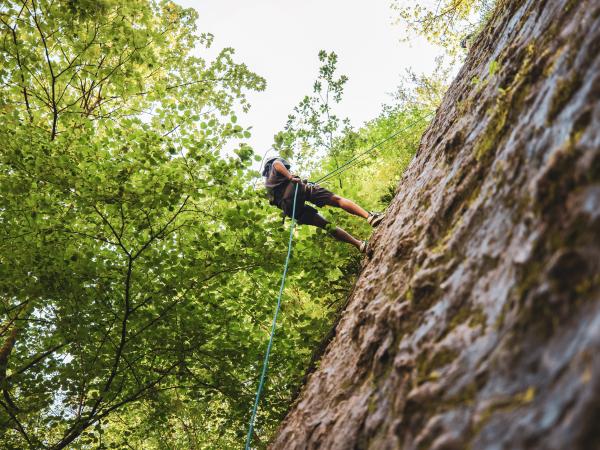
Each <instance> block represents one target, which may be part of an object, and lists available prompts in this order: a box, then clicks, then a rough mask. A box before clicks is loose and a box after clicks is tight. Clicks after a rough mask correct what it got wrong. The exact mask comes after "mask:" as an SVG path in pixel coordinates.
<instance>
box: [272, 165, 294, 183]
mask: <svg viewBox="0 0 600 450" xmlns="http://www.w3.org/2000/svg"><path fill="white" fill-rule="evenodd" d="M273 167H274V168H275V170H276V171H277V172H279V173H280V174H281V175H283V176H284V177H286V178H287V179H288V180H290V181H291V182H292V183H299V182H300V177H298V176H297V175H292V174H291V173H290V171H289V170H287V168H286V167H285V166H284V165H283V163H282V162H281V161H275V162H274V163H273Z"/></svg>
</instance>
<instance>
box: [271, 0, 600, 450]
mask: <svg viewBox="0 0 600 450" xmlns="http://www.w3.org/2000/svg"><path fill="white" fill-rule="evenodd" d="M599 99H600V3H599V2H597V1H592V0H588V1H585V0H579V1H578V0H524V1H521V0H515V1H512V2H509V4H508V5H507V6H504V7H503V8H500V9H499V10H498V11H497V12H496V13H495V15H494V16H493V17H492V19H491V22H490V24H489V26H488V27H487V28H486V30H484V31H483V32H482V33H481V34H480V35H479V37H478V38H477V39H476V41H475V42H474V44H473V47H472V49H471V51H470V54H469V56H468V58H467V61H466V63H465V65H464V67H463V68H462V70H461V71H460V73H459V75H458V77H457V78H456V80H455V81H454V83H453V84H452V86H451V88H450V89H449V91H448V93H447V95H446V97H445V99H444V101H443V104H442V105H441V107H440V108H439V110H438V112H437V115H436V117H435V119H434V121H433V122H432V124H431V126H430V128H429V129H428V131H427V132H426V133H425V135H424V137H423V139H422V142H421V145H420V149H419V152H418V154H417V156H416V158H415V159H414V161H413V162H412V164H411V166H410V168H409V169H408V170H407V172H406V173H405V175H404V177H403V180H402V181H401V183H400V186H399V188H398V191H397V195H396V198H395V200H394V201H393V203H392V205H391V207H390V208H389V215H388V217H387V218H386V220H385V221H384V223H383V224H382V226H381V227H380V228H379V229H378V231H377V233H376V234H375V236H374V239H373V242H374V248H375V251H374V255H373V257H372V259H371V260H370V262H369V263H368V265H367V266H366V267H365V269H364V270H363V272H362V274H361V275H360V277H359V279H358V281H357V284H356V287H355V289H354V292H353V294H352V297H351V298H350V301H349V304H348V306H347V308H346V310H345V311H344V314H343V317H342V319H341V321H340V322H339V324H338V326H337V328H336V336H335V338H334V339H333V341H332V342H331V343H330V344H329V346H328V348H327V350H326V352H325V354H324V356H323V357H322V360H321V362H320V366H319V369H318V370H316V371H315V372H314V373H312V374H311V375H310V377H309V379H308V382H307V384H306V385H305V386H304V388H303V391H302V393H301V395H300V397H299V399H298V401H297V402H296V404H295V405H294V406H293V407H292V409H291V411H290V413H289V414H288V416H287V418H286V419H285V421H284V423H283V424H282V426H281V428H280V430H279V432H278V434H277V436H276V437H275V439H274V441H273V442H272V444H271V448H272V449H285V450H290V449H315V448H324V449H367V448H369V449H378V450H379V449H435V450H442V449H444V450H450V449H466V448H471V449H511V450H514V449H544V450H551V449H556V450H567V449H586V448H589V449H598V448H600V355H599V354H600V131H599V130H600V101H599Z"/></svg>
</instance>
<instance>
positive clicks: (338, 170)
mask: <svg viewBox="0 0 600 450" xmlns="http://www.w3.org/2000/svg"><path fill="white" fill-rule="evenodd" d="M432 115H433V113H430V114H426V115H425V116H424V117H420V118H419V119H417V120H415V121H414V122H412V123H410V124H408V126H406V127H404V128H402V129H400V130H398V131H396V132H395V133H392V134H390V135H389V136H387V137H386V138H385V139H383V140H381V141H379V142H377V143H376V144H374V145H372V146H371V147H369V148H368V149H367V150H365V151H364V152H362V153H359V154H358V155H356V156H355V157H354V158H351V159H350V160H348V161H346V162H345V163H344V164H342V165H341V166H340V167H338V168H336V169H335V170H333V171H331V172H329V173H328V174H326V175H324V176H323V177H321V178H319V179H318V180H317V181H316V182H315V183H320V182H324V181H326V180H328V179H329V178H331V177H334V176H336V175H339V174H341V173H342V172H344V171H346V170H348V169H349V168H350V167H352V166H353V165H355V164H358V163H359V162H360V161H359V160H360V159H361V158H362V157H364V156H366V155H367V154H369V153H370V152H372V151H373V150H374V149H376V148H377V147H379V146H381V145H382V144H384V143H386V142H388V141H390V140H392V139H393V138H395V137H396V136H398V135H399V134H400V133H402V132H404V131H406V130H408V129H409V128H412V127H413V126H415V125H416V124H418V123H420V122H423V121H424V120H425V119H427V118H428V117H431V116H432ZM265 155H266V154H265ZM263 160H264V158H263ZM297 194H298V185H297V184H296V189H295V190H294V203H293V206H292V224H291V225H290V239H289V242H288V250H287V256H286V258H285V265H284V266H283V276H282V277H281V285H280V286H279V296H278V297H277V306H276V307H275V314H274V315H273V324H272V325H271V336H270V338H269V344H268V345H267V353H266V354H265V359H264V361H263V368H262V373H261V375H260V382H259V383H258V389H257V390H256V397H255V399H254V407H253V408H252V416H251V417H250V424H249V426H248V435H247V436H246V447H245V450H250V444H251V443H252V435H253V433H254V422H255V420H256V413H257V411H258V404H259V402H260V397H261V395H262V391H263V388H264V385H265V379H266V377H267V368H268V366H269V356H270V355H271V348H272V347H273V338H274V336H275V327H276V325H277V316H278V315H279V310H280V308H281V297H282V295H283V289H284V287H285V276H286V275H287V270H288V265H289V262H290V254H291V252H292V239H293V236H294V227H295V225H296V219H295V217H296V195H297Z"/></svg>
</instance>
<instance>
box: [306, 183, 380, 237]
mask: <svg viewBox="0 0 600 450" xmlns="http://www.w3.org/2000/svg"><path fill="white" fill-rule="evenodd" d="M306 200H308V201H309V202H311V203H314V204H315V205H317V206H319V207H322V206H325V205H328V206H334V207H336V208H341V209H343V210H344V211H346V212H349V213H350V214H353V215H355V216H358V217H362V218H363V219H367V222H369V225H371V226H372V227H376V226H378V225H379V224H380V223H381V221H382V220H383V217H384V215H383V214H377V213H370V212H368V211H367V210H365V209H364V208H362V207H361V206H359V205H358V204H356V203H355V202H353V201H352V200H349V199H347V198H344V197H340V196H339V195H336V194H334V193H333V192H331V191H329V190H327V189H325V188H322V187H321V186H319V185H318V184H313V185H310V184H309V185H308V186H307V190H306Z"/></svg>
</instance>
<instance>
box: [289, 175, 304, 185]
mask: <svg viewBox="0 0 600 450" xmlns="http://www.w3.org/2000/svg"><path fill="white" fill-rule="evenodd" d="M290 181H291V182H292V183H294V184H300V183H302V180H301V179H300V177H299V176H298V175H292V178H290Z"/></svg>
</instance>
